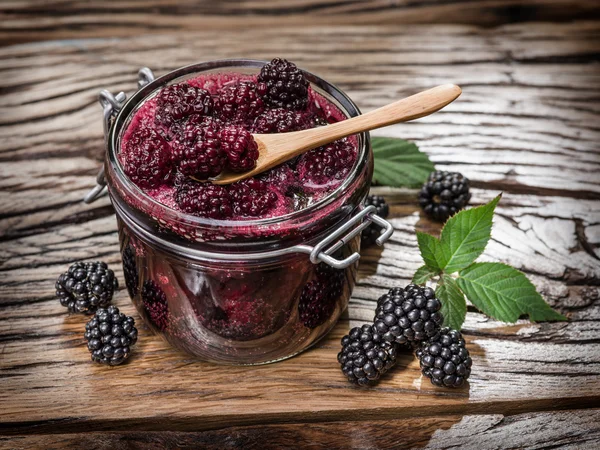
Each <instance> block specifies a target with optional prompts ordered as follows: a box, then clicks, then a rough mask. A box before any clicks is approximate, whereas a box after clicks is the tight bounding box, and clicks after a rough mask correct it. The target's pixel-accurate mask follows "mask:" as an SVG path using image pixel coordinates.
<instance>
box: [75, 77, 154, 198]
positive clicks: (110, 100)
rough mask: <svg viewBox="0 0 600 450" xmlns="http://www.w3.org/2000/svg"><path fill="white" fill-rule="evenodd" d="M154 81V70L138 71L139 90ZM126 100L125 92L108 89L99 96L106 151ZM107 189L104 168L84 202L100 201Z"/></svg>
mask: <svg viewBox="0 0 600 450" xmlns="http://www.w3.org/2000/svg"><path fill="white" fill-rule="evenodd" d="M152 81H154V74H153V73H152V70H150V69H149V68H148V67H142V68H141V69H140V70H139V71H138V89H141V88H143V87H144V86H146V85H147V84H148V83H151V82H152ZM126 100H127V95H126V94H125V92H119V93H118V94H117V95H113V94H111V93H110V92H109V91H107V90H106V89H103V90H102V91H100V94H99V95H98V102H100V106H102V109H103V111H104V121H103V125H104V150H105V151H106V150H107V149H108V133H109V131H110V126H111V124H112V121H113V120H114V119H115V117H116V116H117V114H118V113H119V111H120V110H121V108H122V107H123V105H124V104H125V101H126ZM105 188H106V180H105V178H104V167H102V169H100V171H99V172H98V175H97V176H96V186H94V187H93V188H92V190H91V191H90V192H88V193H87V194H86V196H85V197H84V198H83V201H84V202H85V203H88V204H89V203H92V202H94V201H95V200H97V199H98V197H100V196H101V195H103V194H104V191H105Z"/></svg>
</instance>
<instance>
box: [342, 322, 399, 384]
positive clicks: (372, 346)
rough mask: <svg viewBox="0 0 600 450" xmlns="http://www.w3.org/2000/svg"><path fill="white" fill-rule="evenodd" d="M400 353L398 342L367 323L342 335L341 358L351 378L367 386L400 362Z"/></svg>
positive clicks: (344, 370) (347, 374)
mask: <svg viewBox="0 0 600 450" xmlns="http://www.w3.org/2000/svg"><path fill="white" fill-rule="evenodd" d="M397 354H398V346H397V344H395V343H390V342H386V341H384V340H383V338H382V337H381V335H380V334H379V333H377V331H376V330H375V329H374V328H373V327H372V326H371V325H366V324H365V325H363V326H362V327H355V328H352V330H350V333H349V334H348V335H346V336H344V337H343V338H342V351H341V352H339V353H338V356H337V358H338V362H339V363H340V364H341V366H342V372H343V373H344V375H346V377H348V381H350V382H351V383H355V384H358V385H361V386H365V385H368V384H372V383H373V382H375V381H377V380H378V379H379V378H380V377H381V375H383V374H384V373H385V372H387V371H388V370H389V369H390V368H391V367H392V366H393V365H394V364H396V358H397Z"/></svg>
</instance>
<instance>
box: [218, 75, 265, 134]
mask: <svg viewBox="0 0 600 450" xmlns="http://www.w3.org/2000/svg"><path fill="white" fill-rule="evenodd" d="M216 109H217V110H218V114H219V117H220V118H221V119H222V120H223V121H225V122H227V123H231V124H245V123H251V122H252V120H254V118H255V117H256V116H258V115H259V114H260V113H261V112H262V111H263V109H264V103H263V100H262V98H261V96H260V95H259V94H258V92H257V90H256V84H255V83H253V82H251V81H242V82H240V83H236V84H232V85H228V86H225V87H224V88H223V89H222V90H221V91H220V92H219V94H218V96H217V100H216Z"/></svg>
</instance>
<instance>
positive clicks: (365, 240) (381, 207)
mask: <svg viewBox="0 0 600 450" xmlns="http://www.w3.org/2000/svg"><path fill="white" fill-rule="evenodd" d="M368 206H374V207H375V210H376V212H377V215H378V216H379V217H381V218H383V219H385V218H386V217H387V216H389V215H390V207H389V206H388V204H387V202H386V201H385V198H383V197H381V196H380V195H369V196H368V197H367V200H366V201H365V207H368ZM380 235H381V227H380V226H379V225H377V224H375V223H372V224H371V225H370V226H369V227H367V228H365V229H364V230H363V231H362V234H361V239H360V244H361V246H362V247H368V246H370V245H373V244H374V243H375V241H377V238H379V236H380Z"/></svg>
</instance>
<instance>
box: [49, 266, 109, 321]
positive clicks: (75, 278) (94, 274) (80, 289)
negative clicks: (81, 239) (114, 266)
mask: <svg viewBox="0 0 600 450" xmlns="http://www.w3.org/2000/svg"><path fill="white" fill-rule="evenodd" d="M117 287H119V283H118V281H117V278H116V277H115V274H114V272H113V271H112V270H110V269H109V268H108V266H107V265H106V263H104V262H88V263H82V262H76V263H74V264H72V265H71V267H69V270H67V271H66V272H65V273H63V274H62V275H60V276H59V277H58V280H56V296H57V297H58V299H59V300H60V304H61V305H62V306H64V307H66V308H68V309H69V312H71V313H93V312H94V311H96V309H97V308H101V307H105V306H107V305H108V304H109V303H110V301H111V300H112V298H113V293H114V291H115V289H117Z"/></svg>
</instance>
